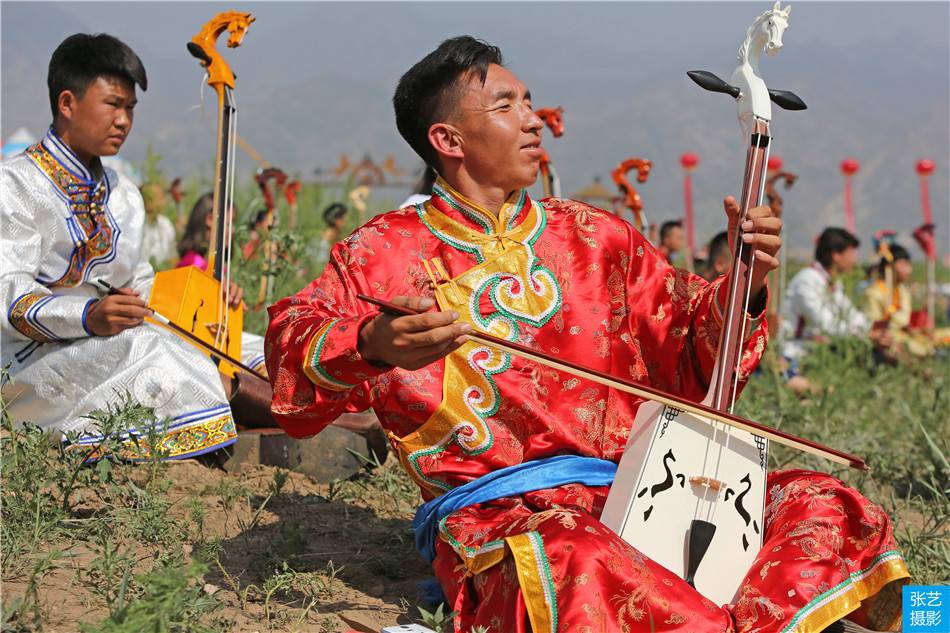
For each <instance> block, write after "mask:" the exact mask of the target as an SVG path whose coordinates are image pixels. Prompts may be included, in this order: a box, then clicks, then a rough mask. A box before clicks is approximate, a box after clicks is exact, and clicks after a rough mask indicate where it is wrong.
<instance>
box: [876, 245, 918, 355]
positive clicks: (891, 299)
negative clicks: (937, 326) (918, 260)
mask: <svg viewBox="0 0 950 633" xmlns="http://www.w3.org/2000/svg"><path fill="white" fill-rule="evenodd" d="M889 250H890V261H889V260H888V259H887V258H885V257H883V256H882V257H881V260H880V261H879V262H878V264H877V265H876V266H874V270H873V271H872V281H871V283H870V284H869V285H868V287H867V289H865V291H864V298H865V299H866V300H867V304H866V305H865V308H864V313H865V315H867V318H868V319H869V320H870V321H871V322H872V323H877V324H881V325H882V326H883V327H886V328H887V329H888V330H889V331H890V334H891V337H892V341H891V345H890V347H889V348H888V349H887V350H886V354H887V355H888V356H889V357H891V358H897V357H899V356H902V355H904V354H905V353H906V354H910V355H911V356H918V357H920V356H928V355H930V354H933V353H934V350H935V345H934V343H935V338H934V337H933V336H928V335H927V334H926V333H925V332H922V331H915V330H913V329H912V328H911V321H912V319H911V315H912V314H913V310H912V307H913V306H912V302H911V293H910V288H909V287H908V282H909V281H910V277H911V274H912V273H913V272H914V266H913V264H912V263H911V260H910V253H909V252H908V251H907V249H906V248H904V247H903V246H901V245H900V244H892V245H890V247H889ZM888 268H889V269H890V271H891V272H890V274H891V285H890V287H889V286H888V282H887V272H886V271H887V269H888Z"/></svg>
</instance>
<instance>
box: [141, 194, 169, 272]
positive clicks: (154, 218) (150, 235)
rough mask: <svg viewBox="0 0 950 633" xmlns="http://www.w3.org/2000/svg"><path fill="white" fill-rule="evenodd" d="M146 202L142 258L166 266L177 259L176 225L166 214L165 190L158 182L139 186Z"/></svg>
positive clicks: (156, 264)
mask: <svg viewBox="0 0 950 633" xmlns="http://www.w3.org/2000/svg"><path fill="white" fill-rule="evenodd" d="M139 191H140V192H141V193H142V202H143V203H144V204H145V226H144V228H143V230H142V259H144V260H145V261H147V262H149V263H151V264H153V265H154V266H158V267H164V266H166V265H167V264H170V263H172V262H173V261H175V225H174V224H172V221H171V220H169V219H168V216H166V215H165V214H164V210H165V205H166V201H165V192H164V191H162V188H161V186H159V185H158V184H156V183H149V184H146V185H142V186H141V187H139Z"/></svg>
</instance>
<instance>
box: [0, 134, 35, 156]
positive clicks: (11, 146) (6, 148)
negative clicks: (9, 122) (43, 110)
mask: <svg viewBox="0 0 950 633" xmlns="http://www.w3.org/2000/svg"><path fill="white" fill-rule="evenodd" d="M35 142H36V138H35V137H34V136H33V135H32V134H30V131H29V130H28V129H26V128H25V127H21V128H20V129H18V130H17V131H16V132H14V133H13V134H11V135H10V137H9V138H8V139H7V142H6V143H4V144H3V149H0V157H2V158H9V157H10V156H14V155H15V154H19V153H20V152H22V151H23V150H25V149H26V148H27V147H29V146H30V145H32V144H33V143H35Z"/></svg>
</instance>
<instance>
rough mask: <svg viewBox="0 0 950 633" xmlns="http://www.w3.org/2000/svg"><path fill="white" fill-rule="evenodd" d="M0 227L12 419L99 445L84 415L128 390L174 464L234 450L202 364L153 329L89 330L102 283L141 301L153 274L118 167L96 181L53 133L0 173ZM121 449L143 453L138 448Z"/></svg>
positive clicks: (141, 216)
mask: <svg viewBox="0 0 950 633" xmlns="http://www.w3.org/2000/svg"><path fill="white" fill-rule="evenodd" d="M0 219H2V236H0V258H2V264H3V265H2V269H0V305H2V306H3V320H2V339H0V345H2V348H0V352H2V363H3V366H4V367H6V368H7V370H8V372H9V380H8V381H6V382H5V384H4V385H3V388H2V395H3V400H4V401H5V402H6V403H7V407H8V409H7V411H8V413H9V415H10V416H11V418H12V419H13V421H14V422H15V423H22V422H32V423H34V424H37V425H39V426H40V427H42V428H43V429H45V430H51V431H59V432H61V433H63V434H66V433H70V432H77V433H79V434H80V441H79V443H72V444H71V446H78V445H80V444H94V443H96V442H97V441H98V440H99V439H101V437H99V436H98V435H97V433H98V429H97V428H96V426H95V424H96V423H95V422H94V421H93V420H90V419H89V418H87V417H85V416H88V415H89V414H90V413H91V412H92V411H94V410H96V409H106V408H107V407H108V406H109V405H110V404H115V403H118V402H121V401H122V400H123V399H124V397H125V396H126V394H129V395H131V397H132V399H133V400H135V401H137V402H139V403H141V404H143V405H146V406H149V407H154V409H155V414H156V418H157V419H158V420H161V421H164V422H165V424H166V427H165V430H164V435H163V437H162V447H163V449H164V450H165V451H167V453H168V454H169V455H170V456H171V457H189V456H194V455H198V454H201V453H206V452H209V451H212V450H216V449H218V448H221V447H223V446H226V445H228V444H231V443H233V442H234V440H235V438H236V430H235V425H234V420H233V419H232V416H231V410H230V408H229V406H228V403H227V399H226V397H225V394H224V388H223V387H222V385H221V381H220V378H219V377H218V371H217V368H216V367H215V365H214V364H213V363H212V361H211V360H210V359H209V358H208V357H207V356H205V355H203V354H201V353H200V352H198V351H197V350H196V349H195V348H193V347H192V346H191V345H189V344H187V343H185V342H184V341H183V340H181V339H180V338H178V337H177V336H175V335H173V334H171V333H169V332H167V331H165V330H163V329H160V328H159V327H158V326H155V325H151V324H144V325H142V326H139V327H135V328H131V329H128V330H125V331H123V332H122V333H120V334H117V335H115V336H108V337H99V336H94V335H92V333H91V332H90V331H89V330H88V328H87V326H86V314H87V312H88V310H89V306H90V305H91V304H92V303H93V302H94V301H95V300H96V299H98V298H99V297H100V296H101V294H102V293H101V291H100V290H98V288H97V286H95V285H94V282H95V281H96V280H99V279H101V280H104V281H107V282H108V283H110V284H111V285H113V286H115V287H123V286H129V287H131V288H132V289H134V290H137V291H138V292H140V293H141V297H142V298H143V299H145V300H147V299H148V296H149V292H150V291H151V286H152V281H153V279H154V271H153V270H152V267H151V265H149V263H148V261H147V260H145V259H143V258H142V257H141V250H142V236H143V225H144V222H145V209H144V206H143V203H142V197H141V195H140V194H139V191H138V189H137V188H136V187H135V186H134V185H133V184H132V183H131V182H129V181H127V180H126V179H124V178H120V177H119V176H118V175H117V174H116V172H114V171H113V170H111V169H105V170H102V171H101V176H100V177H98V178H95V177H94V176H93V174H92V173H90V171H89V170H88V169H86V168H85V167H84V166H83V165H82V163H81V162H80V161H79V160H78V158H77V157H76V155H75V154H73V152H72V151H71V150H70V149H69V148H68V147H67V146H66V145H65V143H63V141H62V140H61V139H59V138H58V137H57V136H56V134H55V133H54V132H53V131H52V130H50V131H49V132H48V133H47V135H46V137H45V138H44V139H43V141H41V142H40V143H38V144H36V145H34V146H33V147H31V148H29V149H27V150H26V151H25V152H24V153H23V154H20V155H18V156H15V157H13V158H10V159H9V160H6V161H4V162H3V164H2V166H0ZM252 343H253V342H252ZM252 347H254V345H253V344H252ZM257 347H261V351H262V346H261V345H259V344H258V345H257ZM255 355H260V352H258V353H257V354H255ZM245 358H246V360H250V359H248V358H247V357H245ZM252 362H253V361H252ZM258 362H259V361H258ZM126 430H127V431H128V432H130V433H132V434H137V433H142V432H143V430H142V429H126ZM143 448H144V447H143ZM121 453H122V456H124V457H129V458H138V457H144V456H145V455H143V454H142V449H140V448H138V447H137V446H136V444H135V442H126V443H125V445H124V448H123V449H122V451H121Z"/></svg>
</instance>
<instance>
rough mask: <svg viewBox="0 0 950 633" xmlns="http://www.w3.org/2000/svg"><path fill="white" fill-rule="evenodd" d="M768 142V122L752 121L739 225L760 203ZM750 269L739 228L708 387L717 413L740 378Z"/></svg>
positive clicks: (730, 402)
mask: <svg viewBox="0 0 950 633" xmlns="http://www.w3.org/2000/svg"><path fill="white" fill-rule="evenodd" d="M770 142H771V137H770V136H769V124H768V121H765V120H762V119H754V120H753V122H752V129H751V135H750V138H749V147H748V151H747V152H746V162H745V174H744V177H743V181H742V196H741V198H740V200H739V205H740V208H739V217H740V218H741V219H740V221H739V224H740V225H741V224H742V222H744V221H745V218H746V216H747V215H748V213H749V210H750V209H752V208H753V207H757V206H759V205H760V204H761V203H762V197H763V194H764V189H765V182H766V171H767V165H768V161H769V149H770ZM752 266H753V257H752V249H751V248H750V247H749V246H748V245H747V244H746V243H745V242H743V241H742V229H741V227H737V229H736V237H735V251H734V253H733V261H732V269H731V270H732V272H731V274H730V275H729V278H728V283H729V286H728V291H727V294H726V297H727V298H726V304H725V306H723V325H722V333H721V334H720V340H719V351H718V353H717V356H716V365H715V371H714V374H713V378H712V382H711V384H710V387H709V394H710V395H711V396H712V398H711V403H712V406H713V408H715V409H718V410H719V411H725V412H732V409H733V407H734V406H735V402H736V397H737V395H738V391H739V389H738V386H739V381H740V380H741V379H742V376H741V375H740V369H739V365H740V362H741V360H742V352H743V348H742V342H743V340H744V339H745V337H746V335H747V334H748V332H747V328H748V327H749V322H748V321H749V320H748V319H747V318H746V313H747V311H748V308H749V303H750V301H752V300H754V299H755V297H751V296H750V291H751V286H752Z"/></svg>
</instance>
